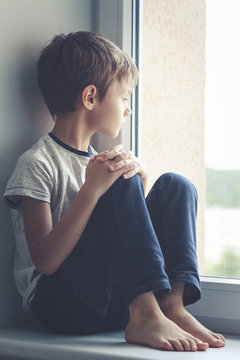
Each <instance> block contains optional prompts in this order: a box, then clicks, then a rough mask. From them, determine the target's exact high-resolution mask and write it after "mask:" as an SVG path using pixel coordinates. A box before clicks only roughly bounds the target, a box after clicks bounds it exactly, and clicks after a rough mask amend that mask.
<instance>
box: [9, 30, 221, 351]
mask: <svg viewBox="0 0 240 360" xmlns="http://www.w3.org/2000/svg"><path fill="white" fill-rule="evenodd" d="M38 80H39V85H40V89H41V91H42V94H43V97H44V100H45V102H46V104H47V106H48V109H49V111H50V113H51V115H52V116H53V118H54V120H55V126H54V128H53V130H52V132H51V133H50V134H48V135H46V136H44V137H42V138H41V139H40V140H39V141H38V142H37V143H36V144H35V145H33V147H32V148H31V149H30V150H28V151H27V152H26V153H24V154H23V155H22V156H21V157H20V158H19V160H18V163H17V165H16V168H15V170H14V172H13V174H12V176H11V178H10V180H9V182H8V185H7V188H6V191H5V193H4V199H5V201H6V202H7V203H8V205H9V206H10V207H11V208H13V210H12V216H13V225H14V230H15V236H16V259H15V277H16V282H17V286H18V289H19V291H20V293H21V294H22V296H23V305H24V308H25V309H30V310H32V311H34V312H35V313H36V314H37V315H38V317H39V318H40V320H41V321H42V322H43V323H44V324H45V325H46V326H47V327H48V328H49V329H51V330H53V331H56V332H61V333H73V334H86V333H94V332H98V331H112V330H118V329H122V328H125V338H126V341H128V342H130V343H136V344H144V345H148V346H151V347H153V348H156V349H164V350H178V351H183V350H185V351H197V350H206V349H207V348H208V347H209V346H214V347H221V346H224V338H223V336H222V335H220V334H214V333H212V332H211V331H209V330H207V329H206V328H204V327H203V326H202V325H201V324H200V323H198V322H197V321H196V320H195V319H194V318H193V317H192V316H191V315H190V314H189V313H187V311H186V310H185V308H184V305H186V304H190V303H193V302H195V301H197V300H198V299H199V298H200V286H199V276H198V270H197V259H196V246H195V218H196V201H197V199H196V197H197V195H196V190H195V188H194V186H193V185H192V184H191V183H190V182H189V181H188V180H187V179H185V178H183V177H181V176H178V175H176V174H165V175H162V176H161V177H160V178H159V179H158V180H157V181H156V183H155V185H154V186H153V188H152V190H151V191H150V193H149V195H148V197H147V200H146V201H145V197H144V188H146V180H147V174H146V170H145V169H144V167H143V166H142V164H141V162H140V161H139V160H138V159H137V158H135V157H134V156H133V155H132V154H130V153H127V152H125V151H124V150H123V149H122V147H121V146H116V147H114V148H113V149H112V150H110V151H106V152H103V153H100V154H96V153H95V152H94V150H93V149H92V148H91V147H90V146H89V143H90V138H91V137H92V136H93V135H94V134H95V133H97V132H101V133H103V134H105V135H108V136H110V137H111V138H115V137H117V135H118V133H119V130H120V128H121V126H122V123H123V119H124V118H125V117H127V116H129V115H130V114H131V110H130V108H129V106H128V96H129V94H130V93H131V91H132V88H133V87H134V86H135V83H136V81H137V69H136V67H135V65H134V63H133V61H132V59H131V58H130V57H128V56H127V55H126V54H125V53H124V52H123V51H121V50H120V49H119V48H118V47H117V46H115V45H114V44H113V43H111V42H110V41H108V40H106V39H104V38H103V37H102V36H100V35H97V34H94V33H89V32H77V33H71V34H69V35H68V36H64V35H59V36H56V37H54V38H53V40H52V41H51V42H50V43H49V44H48V45H47V46H46V47H45V48H44V49H43V50H42V52H41V55H40V58H39V61H38Z"/></svg>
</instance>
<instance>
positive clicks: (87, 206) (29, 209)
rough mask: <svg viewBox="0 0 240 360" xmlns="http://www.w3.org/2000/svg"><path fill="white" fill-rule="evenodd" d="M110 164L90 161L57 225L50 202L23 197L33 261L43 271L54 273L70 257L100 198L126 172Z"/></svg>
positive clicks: (26, 230)
mask: <svg viewBox="0 0 240 360" xmlns="http://www.w3.org/2000/svg"><path fill="white" fill-rule="evenodd" d="M108 167H109V162H108V161H106V162H104V163H101V162H100V161H99V160H98V159H96V158H93V159H91V160H90V161H89V165H88V167H87V170H86V181H85V183H84V184H83V186H82V187H81V189H80V190H79V192H78V194H77V196H76V198H75V200H74V201H73V203H72V204H71V206H70V207H69V209H68V210H67V211H66V213H65V214H64V215H63V217H62V218H61V219H60V221H59V222H58V223H57V224H56V225H55V226H54V227H53V225H52V214H51V208H50V204H48V203H47V202H44V201H39V200H36V199H33V198H30V197H23V202H22V209H23V221H24V231H25V234H26V239H27V242H28V247H29V251H30V254H31V258H32V261H33V263H34V265H35V267H36V268H37V269H38V271H40V272H41V273H44V274H46V275H51V274H53V273H54V272H55V271H56V270H57V269H58V267H59V266H60V265H61V264H62V263H63V261H64V260H65V259H66V258H67V257H68V255H69V254H70V253H71V251H72V250H73V249H74V247H75V245H76V244H77V242H78V240H79V239H80V237H81V235H82V233H83V231H84V229H85V227H86V225H87V222H88V220H89V218H90V216H91V214H92V212H93V210H94V208H95V206H96V204H97V202H98V199H99V198H100V197H101V196H102V195H103V194H104V193H105V192H106V191H107V190H108V188H109V187H110V186H111V185H112V184H113V183H114V182H115V181H116V180H117V179H118V178H119V177H120V176H121V175H122V174H123V170H122V169H121V170H119V171H116V172H114V173H112V172H110V171H109V169H108ZM96 174H97V176H96Z"/></svg>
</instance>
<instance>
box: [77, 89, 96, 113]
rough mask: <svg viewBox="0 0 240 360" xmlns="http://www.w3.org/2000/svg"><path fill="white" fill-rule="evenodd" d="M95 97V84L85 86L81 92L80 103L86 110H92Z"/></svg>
mask: <svg viewBox="0 0 240 360" xmlns="http://www.w3.org/2000/svg"><path fill="white" fill-rule="evenodd" d="M96 98H97V89H96V86H95V85H88V86H86V87H85V88H84V89H83V91H82V93H81V102H82V105H83V106H84V107H85V109H87V110H92V109H93V108H94V106H95V103H96Z"/></svg>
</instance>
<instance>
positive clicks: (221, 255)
mask: <svg viewBox="0 0 240 360" xmlns="http://www.w3.org/2000/svg"><path fill="white" fill-rule="evenodd" d="M239 13H240V2H239V1H238V0H207V2H206V102H205V106H206V132H205V135H206V149H205V163H206V212H205V219H206V220H205V224H206V226H205V232H206V237H205V239H206V241H205V264H206V265H205V273H206V274H208V275H217V276H224V277H237V278H240V226H239V225H240V141H239V135H240V66H239V64H240V47H239V46H238V44H239V43H240V22H239Z"/></svg>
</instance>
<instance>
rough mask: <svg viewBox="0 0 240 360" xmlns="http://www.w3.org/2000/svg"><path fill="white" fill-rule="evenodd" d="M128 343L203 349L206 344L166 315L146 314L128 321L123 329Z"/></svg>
mask: <svg viewBox="0 0 240 360" xmlns="http://www.w3.org/2000/svg"><path fill="white" fill-rule="evenodd" d="M125 339H126V341H127V342H128V343H133V344H139V345H147V346H150V347H152V348H154V349H159V350H170V351H173V350H177V351H184V350H185V351H197V350H200V351H204V350H206V349H207V348H208V344H207V343H204V342H202V341H200V340H199V339H197V338H195V337H194V336H192V335H190V334H188V333H187V332H185V331H183V330H182V329H180V328H179V327H178V326H177V325H176V324H174V323H173V322H172V321H171V320H169V319H167V318H166V317H164V316H163V317H161V316H156V315H155V314H154V315H153V316H148V317H146V318H145V319H144V318H142V319H141V320H140V321H130V322H129V323H128V325H127V327H126V330H125Z"/></svg>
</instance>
